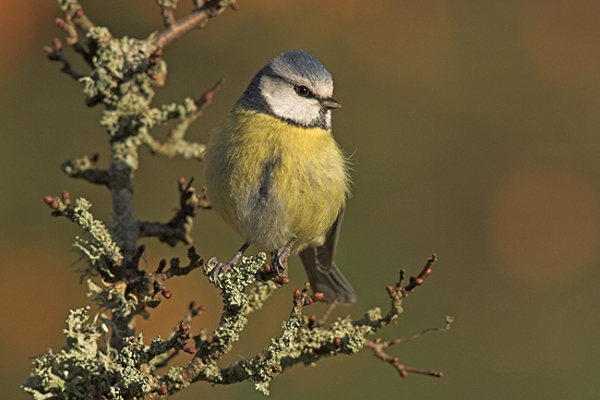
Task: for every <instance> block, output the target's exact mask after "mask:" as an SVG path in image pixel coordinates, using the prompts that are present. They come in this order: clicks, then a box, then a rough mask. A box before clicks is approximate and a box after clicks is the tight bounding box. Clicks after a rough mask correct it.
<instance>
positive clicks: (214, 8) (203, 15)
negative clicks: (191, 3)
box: [154, 0, 237, 48]
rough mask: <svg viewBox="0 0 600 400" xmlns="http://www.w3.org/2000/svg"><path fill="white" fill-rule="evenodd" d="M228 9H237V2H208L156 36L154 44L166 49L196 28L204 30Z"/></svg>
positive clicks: (230, 0) (224, 0)
mask: <svg viewBox="0 0 600 400" xmlns="http://www.w3.org/2000/svg"><path fill="white" fill-rule="evenodd" d="M227 7H231V8H233V9H237V4H236V2H235V0H207V1H205V2H204V4H203V5H202V6H201V7H199V8H197V9H195V10H193V11H192V13H191V14H189V15H187V16H186V17H184V18H182V19H180V20H178V21H175V22H173V23H171V24H170V25H169V26H168V27H167V28H166V29H165V30H163V31H162V32H160V33H159V34H158V35H156V37H155V38H154V42H155V43H156V45H157V46H158V47H161V48H164V47H165V46H167V45H168V44H169V43H171V42H172V41H174V40H175V39H177V38H178V37H180V36H182V35H183V34H185V33H186V32H188V31H190V30H192V29H196V28H204V26H205V25H206V23H207V22H208V21H209V20H210V19H212V18H214V17H216V16H218V15H219V14H221V13H222V12H223V11H224V10H225V8H227Z"/></svg>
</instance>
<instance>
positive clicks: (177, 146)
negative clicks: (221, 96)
mask: <svg viewBox="0 0 600 400" xmlns="http://www.w3.org/2000/svg"><path fill="white" fill-rule="evenodd" d="M224 82H225V80H224V79H222V78H221V79H219V81H217V83H215V84H214V85H213V87H212V88H210V89H209V90H207V91H206V92H204V93H203V94H202V96H200V98H198V99H197V100H194V103H195V105H196V110H195V111H194V112H192V113H189V114H187V115H186V116H185V117H184V118H182V119H181V120H180V121H179V122H178V123H177V124H176V125H175V126H174V127H173V128H172V129H171V130H170V131H169V133H168V135H167V140H166V141H165V142H164V143H161V142H160V141H158V140H156V139H154V138H153V137H152V136H151V135H150V134H146V135H143V136H142V137H141V138H142V140H143V141H144V143H145V144H146V145H147V146H148V147H149V148H150V151H152V153H154V154H159V155H162V156H166V157H174V156H182V157H183V158H186V159H187V158H195V159H197V160H199V161H202V160H203V159H204V151H205V149H206V146H204V145H203V144H199V143H194V142H188V141H187V140H185V139H184V137H185V134H186V132H187V129H188V127H189V126H190V124H191V123H193V122H194V121H196V120H197V119H198V118H199V117H200V116H201V115H202V113H203V112H204V109H206V107H208V106H209V105H210V103H211V102H212V99H213V97H214V95H215V93H216V92H217V91H218V90H219V89H220V88H221V86H222V85H223V83H224Z"/></svg>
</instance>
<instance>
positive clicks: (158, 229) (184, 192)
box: [138, 177, 207, 246]
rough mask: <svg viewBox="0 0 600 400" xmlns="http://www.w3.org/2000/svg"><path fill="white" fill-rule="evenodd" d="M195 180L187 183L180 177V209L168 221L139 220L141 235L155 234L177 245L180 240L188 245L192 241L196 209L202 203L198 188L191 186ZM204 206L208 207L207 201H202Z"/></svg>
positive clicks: (164, 240) (159, 238)
mask: <svg viewBox="0 0 600 400" xmlns="http://www.w3.org/2000/svg"><path fill="white" fill-rule="evenodd" d="M193 181H194V179H193V178H192V179H190V182H189V183H187V184H186V182H185V179H184V178H183V177H182V178H179V180H178V186H179V210H178V211H177V213H176V214H175V216H174V217H173V218H171V220H170V221H169V222H167V223H160V222H142V221H139V222H138V228H139V235H140V237H150V236H154V237H157V238H158V240H160V241H161V242H163V243H168V244H169V245H170V246H175V245H176V244H177V243H178V242H183V243H185V244H187V245H189V244H191V243H192V237H191V236H190V232H191V231H192V226H193V218H194V216H195V215H196V210H197V209H198V208H199V207H200V205H201V202H200V200H201V198H199V197H198V196H197V195H196V190H195V189H194V188H193V187H191V184H192V182H193ZM202 206H204V207H203V208H207V207H206V203H205V202H203V203H202Z"/></svg>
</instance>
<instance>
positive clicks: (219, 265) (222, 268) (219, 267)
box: [208, 242, 250, 282]
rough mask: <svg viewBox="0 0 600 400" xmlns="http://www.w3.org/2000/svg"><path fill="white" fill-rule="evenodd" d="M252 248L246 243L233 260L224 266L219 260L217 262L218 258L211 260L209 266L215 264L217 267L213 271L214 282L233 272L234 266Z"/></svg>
mask: <svg viewBox="0 0 600 400" xmlns="http://www.w3.org/2000/svg"><path fill="white" fill-rule="evenodd" d="M249 246H250V243H248V242H246V243H244V244H243V245H242V247H240V249H239V250H238V251H237V253H235V254H234V256H233V257H232V258H231V260H229V261H227V262H226V263H225V264H223V263H222V262H219V260H217V257H213V258H211V259H210V260H208V264H214V265H215V267H214V269H213V282H216V281H217V278H218V277H219V275H222V274H226V273H227V272H229V271H231V269H232V268H233V266H234V265H236V264H237V263H238V262H239V261H240V259H241V258H242V255H243V254H244V251H246V249H247V248H248V247H249Z"/></svg>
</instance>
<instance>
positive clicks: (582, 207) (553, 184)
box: [0, 0, 600, 400]
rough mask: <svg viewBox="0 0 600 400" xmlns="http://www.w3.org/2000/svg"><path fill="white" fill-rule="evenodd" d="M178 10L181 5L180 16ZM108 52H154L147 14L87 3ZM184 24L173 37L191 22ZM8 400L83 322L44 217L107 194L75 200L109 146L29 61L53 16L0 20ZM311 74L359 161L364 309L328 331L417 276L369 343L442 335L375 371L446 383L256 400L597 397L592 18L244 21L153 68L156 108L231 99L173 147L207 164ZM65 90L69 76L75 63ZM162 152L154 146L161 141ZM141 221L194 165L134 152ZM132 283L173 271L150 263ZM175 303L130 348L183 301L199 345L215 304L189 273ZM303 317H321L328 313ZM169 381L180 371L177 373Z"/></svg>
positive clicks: (357, 246)
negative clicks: (280, 73)
mask: <svg viewBox="0 0 600 400" xmlns="http://www.w3.org/2000/svg"><path fill="white" fill-rule="evenodd" d="M182 3H186V2H182ZM83 6H84V9H85V11H86V14H88V15H89V16H90V17H91V18H92V19H93V20H94V21H95V22H96V23H98V24H104V25H108V26H109V27H110V28H111V31H112V33H113V34H114V35H115V36H123V35H127V36H133V37H145V36H147V35H148V34H149V33H150V32H152V31H154V30H157V29H160V26H161V19H160V14H159V10H158V7H157V6H156V5H155V3H154V2H153V1H151V0H135V1H134V0H131V1H117V0H104V1H101V2H99V1H83ZM189 7H190V6H189V5H188V4H187V3H186V4H181V6H180V9H179V10H178V13H179V14H180V15H183V14H185V13H186V12H188V11H189ZM0 14H1V15H4V16H5V18H3V22H2V24H1V25H0V32H1V37H2V48H3V49H4V50H3V51H2V57H1V58H0V93H1V96H0V126H1V127H2V128H1V129H2V137H3V143H2V146H0V168H1V169H2V171H3V172H2V174H0V190H1V192H0V193H1V196H2V200H1V201H0V254H1V260H2V273H1V275H0V276H1V278H0V302H1V304H2V307H0V318H1V324H0V354H1V356H0V358H1V360H2V362H1V363H0V387H2V388H3V390H2V397H4V398H11V399H26V398H28V397H27V396H25V395H24V394H22V393H21V392H20V390H19V387H18V386H19V384H21V383H22V382H24V381H25V380H26V379H27V376H28V373H29V371H30V360H29V359H28V357H30V356H33V355H36V354H40V353H44V352H46V351H47V349H48V348H52V349H54V350H56V351H58V350H59V349H60V348H61V346H62V345H63V344H64V337H63V335H62V329H63V327H64V320H65V319H66V317H67V315H68V310H69V308H76V307H82V306H84V305H86V304H88V303H89V302H90V300H89V299H88V298H86V296H85V292H86V289H85V286H84V285H80V284H79V276H78V275H77V274H76V273H75V272H74V271H75V270H76V269H77V268H78V265H77V263H76V261H77V259H78V256H77V254H76V253H75V252H74V251H73V250H72V248H71V243H72V242H73V239H74V236H75V235H77V234H78V233H79V231H78V229H77V228H76V227H75V226H73V224H71V223H69V222H68V221H67V220H65V219H53V218H51V217H50V215H49V213H50V212H49V209H48V208H47V207H46V206H45V205H44V204H43V202H42V198H43V196H46V195H57V194H59V193H60V192H61V191H62V190H63V189H68V190H69V191H70V192H71V194H72V196H73V197H78V196H84V197H86V198H88V199H89V200H90V201H91V202H92V203H93V205H94V206H93V209H92V210H93V211H94V212H95V214H96V215H97V216H99V217H102V218H107V217H108V216H109V214H110V200H109V196H108V193H107V191H106V190H105V189H104V188H99V187H92V186H91V185H89V184H86V183H85V182H80V181H75V180H70V179H68V178H67V177H66V176H64V175H63V174H62V173H61V171H60V169H59V165H60V164H61V162H62V161H64V160H65V159H69V158H75V157H80V156H82V155H84V154H88V155H91V154H93V153H95V152H98V153H100V156H101V158H100V164H101V166H105V165H106V162H107V156H108V154H107V145H106V142H107V136H106V135H105V133H104V132H103V130H102V129H101V128H100V126H99V125H98V120H99V118H100V116H101V109H100V107H97V108H92V109H88V108H87V107H85V105H84V103H83V96H82V94H81V85H80V84H78V83H77V82H75V81H73V80H72V79H71V78H70V77H68V76H67V75H65V74H62V73H61V72H60V71H59V69H60V65H59V64H58V63H51V62H48V61H46V59H45V56H44V53H43V52H42V50H41V47H42V46H43V45H45V44H50V41H51V38H52V36H59V37H60V36H61V34H62V32H61V31H60V30H59V29H57V28H56V27H55V26H54V23H53V21H54V19H55V18H56V17H59V16H60V13H59V11H58V8H57V7H56V4H55V2H53V1H44V2H39V1H36V0H23V1H19V2H16V1H9V0H2V1H0ZM293 48H296V49H303V50H306V51H309V52H311V53H313V54H315V55H316V56H317V57H318V58H319V59H320V60H321V61H322V62H323V63H324V65H325V66H326V67H327V68H328V69H329V70H330V71H331V72H332V73H333V76H334V77H335V82H336V92H335V97H336V98H337V99H338V100H339V101H340V102H341V103H342V104H343V108H342V109H340V110H337V111H336V112H335V116H334V118H335V120H334V133H335V136H336V138H337V140H338V141H339V142H340V143H341V145H342V146H343V147H344V148H345V149H346V151H347V153H348V154H352V160H353V168H354V170H353V173H352V175H353V180H354V195H353V197H352V199H351V201H350V203H349V207H348V210H347V212H346V218H345V221H344V229H343V234H342V237H341V241H340V244H339V248H338V254H337V261H338V264H339V265H340V266H341V267H342V269H343V270H344V274H345V275H346V276H347V278H348V279H349V280H350V281H351V282H353V284H354V286H355V288H356V290H357V292H358V297H359V301H358V303H357V304H356V305H354V306H352V307H349V308H342V309H338V310H336V313H337V314H336V315H338V316H344V315H346V314H350V315H352V316H354V317H358V316H360V315H361V314H362V312H364V311H365V310H366V309H368V308H371V307H373V306H381V307H387V305H388V300H387V295H386V293H385V289H384V288H385V286H386V285H388V284H392V283H394V282H395V279H396V278H397V274H398V270H399V268H401V267H403V268H406V269H407V270H408V271H409V272H411V273H416V272H418V271H419V269H420V268H421V266H422V265H423V263H424V262H425V260H426V259H427V258H428V257H429V255H430V254H431V253H432V252H433V251H435V252H437V254H438V256H439V262H438V264H436V267H435V272H434V274H433V276H432V277H431V278H430V279H428V280H427V282H426V285H425V286H423V287H422V288H420V289H419V290H418V291H417V292H416V293H415V294H414V295H413V296H411V297H410V298H409V299H408V300H407V301H406V302H405V313H404V314H403V315H402V316H401V317H400V319H399V323H398V325H397V326H395V327H389V328H388V329H386V330H385V331H384V332H383V334H382V335H383V337H384V338H387V339H391V338H394V337H404V336H410V335H412V334H414V333H416V332H418V331H420V330H422V329H424V328H427V327H431V326H443V325H444V317H445V315H447V314H448V315H453V316H455V318H456V323H455V324H454V326H453V327H452V329H451V331H450V332H448V333H447V334H429V335H426V336H424V337H422V338H421V339H419V340H417V341H412V342H409V343H405V344H401V345H399V346H398V347H397V348H393V349H390V353H392V354H394V355H396V356H398V357H399V359H400V360H401V362H403V363H405V364H407V365H410V366H415V367H421V368H427V369H435V370H441V371H443V372H444V374H445V376H444V377H443V378H441V379H436V378H429V377H424V376H417V375H410V376H409V377H408V378H406V379H401V378H400V377H399V376H398V374H397V372H396V371H395V370H393V369H392V368H391V367H390V366H389V365H386V364H384V363H382V362H381V361H379V360H377V359H375V358H374V357H373V356H372V355H371V354H370V353H369V352H367V351H365V352H363V353H361V354H359V355H357V356H354V357H337V358H334V359H326V360H323V361H322V362H320V363H319V364H318V365H317V366H315V367H312V368H308V367H303V366H297V367H295V368H293V369H291V370H289V371H286V373H285V374H283V375H282V376H281V377H280V378H278V379H276V380H275V381H274V382H273V384H272V386H271V388H272V398H276V399H278V398H286V399H307V398H309V399H328V398H351V399H361V398H379V399H396V398H419V399H434V398H435V399H439V398H445V399H482V398H485V399H507V398H512V399H567V398H569V399H574V398H577V399H592V398H598V396H600V394H599V392H600V390H599V389H598V388H599V387H600V386H598V383H597V382H598V374H599V373H600V345H599V344H598V338H599V337H600V319H599V318H598V312H599V307H598V304H599V302H600V279H599V278H600V268H599V267H600V257H599V251H598V249H599V248H600V159H599V157H598V154H599V152H600V112H599V111H600V110H599V105H600V3H599V2H596V1H593V0H556V1H552V2H547V1H543V0H525V1H503V2H498V1H492V0H489V1H474V0H460V1H443V0H419V1H416V0H414V1H401V0H381V1H378V2H364V1H359V0H339V1H333V0H332V1H317V0H305V1H301V2H300V1H282V0H268V1H267V0H261V1H255V2H250V1H245V0H240V10H239V11H237V12H233V11H231V10H228V11H227V12H225V13H224V15H222V16H221V17H219V18H218V19H216V20H214V21H212V22H211V23H210V24H209V25H208V27H207V28H206V29H205V30H203V31H194V32H192V33H191V34H188V35H187V36H186V37H184V38H182V39H180V40H179V41H177V42H176V43H174V44H173V45H171V46H170V47H168V48H167V49H166V51H165V56H164V58H165V60H166V61H167V62H168V68H169V75H168V79H167V84H166V86H165V87H163V88H161V89H159V90H158V95H157V98H156V104H160V103H162V102H172V101H180V100H181V99H183V98H184V97H186V96H198V95H200V94H201V93H202V92H203V91H204V90H205V89H206V88H208V87H210V86H211V85H212V84H213V83H214V82H215V81H216V80H218V79H219V78H221V77H225V78H226V80H227V83H226V85H225V86H224V87H223V89H222V90H221V91H220V92H219V93H218V95H217V96H216V98H215V100H214V102H213V105H211V107H210V108H209V109H208V110H207V112H206V114H205V116H204V117H203V118H202V119H201V120H200V121H199V122H197V123H196V124H195V126H193V127H192V129H191V130H190V133H189V138H190V139H193V140H196V141H201V142H204V141H206V140H207V138H208V135H209V133H210V131H211V129H213V128H214V127H215V126H216V125H217V124H218V122H219V120H220V119H221V118H222V117H223V115H224V114H225V113H227V112H228V111H229V110H230V109H231V107H232V105H233V103H234V102H235V100H236V99H237V97H238V96H239V94H240V93H241V92H242V91H243V89H244V88H245V86H246V85H247V83H248V82H249V81H250V79H251V77H252V76H253V75H254V74H255V73H256V72H257V71H258V70H259V69H260V68H261V67H262V66H263V65H264V64H265V63H266V62H267V61H268V60H269V59H271V58H272V57H273V56H274V55H276V54H278V53H280V52H282V51H285V50H289V49H293ZM67 54H68V55H69V56H70V58H71V59H72V61H74V63H75V66H76V68H78V69H79V70H81V71H86V69H85V66H84V65H83V64H82V62H81V61H80V60H78V58H77V57H76V56H75V55H74V54H72V53H71V52H67ZM166 130H167V128H165V127H163V128H159V129H157V130H156V132H155V133H156V135H157V136H158V137H164V135H165V132H166ZM141 161H142V163H141V168H140V170H139V172H138V173H137V176H136V181H135V190H136V195H137V213H138V216H139V217H140V218H142V219H148V220H167V219H168V218H170V216H171V215H172V210H173V209H174V208H175V207H176V204H177V191H176V180H177V178H178V177H179V176H185V177H191V176H194V177H195V178H196V182H197V184H196V185H197V186H200V185H201V183H202V180H203V173H202V165H201V164H199V163H197V162H191V161H187V162H186V161H182V160H167V159H162V158H154V157H152V156H150V155H149V153H148V151H146V150H143V151H142V159H141ZM195 224H196V225H195V233H194V239H195V245H196V247H197V248H198V251H199V252H200V253H201V254H202V255H204V256H206V257H210V256H213V255H216V256H218V257H220V258H227V257H229V256H230V255H231V254H232V253H233V252H234V251H235V250H236V249H237V247H238V246H239V245H240V243H241V241H240V239H239V238H238V237H236V236H235V234H234V233H232V232H231V231H230V230H229V229H228V228H227V227H225V226H224V224H223V223H221V222H220V221H219V220H218V219H217V218H216V217H215V215H214V213H212V212H201V213H199V215H198V216H197V218H196V220H195ZM146 243H147V246H148V251H147V254H146V259H145V262H146V263H147V265H148V268H155V266H156V264H157V263H158V260H160V259H161V258H163V257H166V258H169V257H171V256H183V255H184V254H185V248H184V247H181V246H180V247H178V248H175V249H170V248H168V247H165V246H162V245H159V244H157V243H156V242H155V241H153V240H148V241H146ZM304 279H305V277H304V273H303V271H302V268H300V267H299V263H298V261H297V260H294V261H292V263H291V284H290V285H288V286H287V287H285V288H283V289H281V290H280V291H278V293H277V294H276V295H275V296H274V297H273V299H272V300H271V301H270V303H269V304H268V306H267V307H266V308H265V309H264V310H262V311H260V312H259V313H257V314H256V315H253V316H252V318H251V322H250V325H249V327H248V329H247V330H246V331H245V332H244V334H243V336H242V341H241V343H239V345H238V346H236V347H235V348H234V350H233V351H232V353H231V354H230V355H229V356H228V357H229V358H228V359H227V360H228V361H234V360H236V359H238V358H240V357H248V356H252V355H254V354H255V353H256V352H257V351H259V350H260V349H261V348H262V347H264V346H265V345H267V344H268V341H269V338H270V337H271V336H274V335H277V334H278V332H279V331H280V322H281V321H282V320H283V319H285V318H286V316H287V314H288V312H289V307H290V293H291V291H292V290H293V289H294V288H296V287H300V286H301V285H302V282H304ZM169 287H170V289H171V290H172V291H173V293H174V295H173V298H172V299H171V300H170V301H168V302H164V303H163V304H162V305H161V306H160V307H159V308H158V309H157V310H155V311H154V312H153V314H152V318H151V319H150V320H149V321H140V323H139V327H140V330H141V331H142V332H144V334H145V337H146V338H147V340H150V338H152V337H154V336H155V335H158V334H161V335H163V336H164V335H166V333H167V332H168V331H169V330H170V328H171V327H172V326H173V325H174V324H176V323H177V321H178V319H179V318H180V317H181V316H182V315H183V310H184V308H185V306H186V304H187V302H188V301H189V300H192V299H194V300H196V301H197V302H199V303H201V304H206V305H207V307H208V311H207V312H206V314H205V315H203V316H202V317H201V318H200V319H198V320H197V321H195V322H194V324H193V328H194V329H196V330H197V329H199V328H200V326H206V327H208V328H211V327H214V326H215V324H216V322H217V320H218V315H219V303H218V296H217V292H216V291H215V289H214V288H211V287H210V286H209V285H208V284H207V283H206V282H205V279H204V278H203V277H202V275H201V273H200V272H197V273H193V274H192V275H190V276H188V277H186V278H180V279H178V280H173V281H172V282H170V286H169ZM313 307H314V308H313V309H312V310H311V311H312V312H316V313H322V312H323V310H324V307H323V305H315V306H313ZM181 362H185V358H183V359H182V360H181ZM200 396H202V397H203V398H206V399H220V398H227V399H236V398H240V399H241V398H244V399H261V398H263V396H262V395H261V394H259V393H258V392H255V391H254V389H253V387H252V385H251V384H249V383H244V384H239V385H235V386H231V387H216V388H212V387H210V386H209V385H206V384H202V383H199V384H196V385H194V386H193V387H191V388H189V389H187V390H185V391H183V392H181V393H180V394H178V395H176V396H174V397H173V398H174V399H179V400H183V399H193V398H199V397H200Z"/></svg>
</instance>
